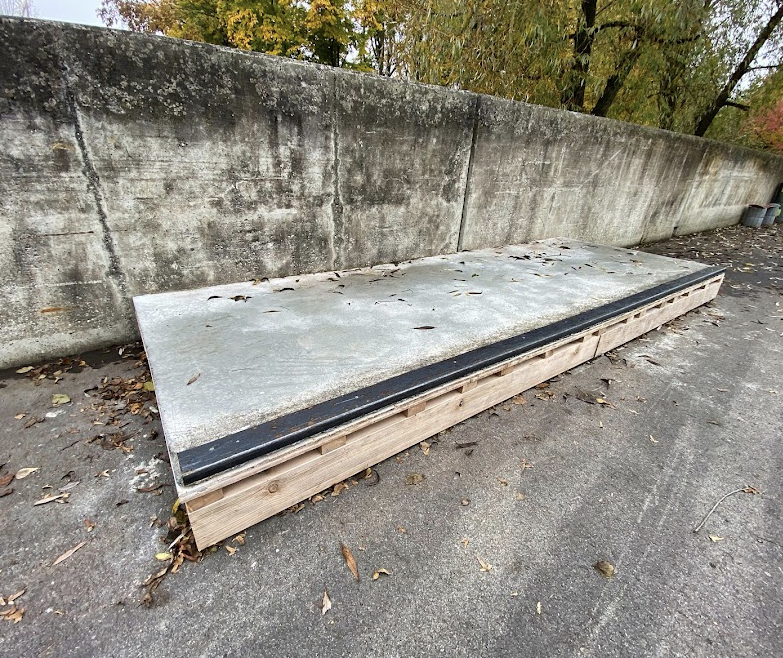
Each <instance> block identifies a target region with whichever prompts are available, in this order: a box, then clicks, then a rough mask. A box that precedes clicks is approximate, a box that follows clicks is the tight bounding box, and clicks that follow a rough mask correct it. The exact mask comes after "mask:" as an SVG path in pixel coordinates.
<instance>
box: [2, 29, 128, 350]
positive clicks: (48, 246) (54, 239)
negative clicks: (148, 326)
mask: <svg viewBox="0 0 783 658" xmlns="http://www.w3.org/2000/svg"><path fill="white" fill-rule="evenodd" d="M7 27H8V26H7V25H4V24H0V87H1V88H2V95H1V96H0V192H1V193H0V272H2V279H1V280H0V365H5V364H13V363H16V362H17V361H19V360H22V359H24V358H26V357H31V358H35V357H36V356H39V355H49V354H57V353H59V352H62V351H63V347H64V346H68V347H69V348H75V350H79V349H89V348H92V347H94V346H95V345H96V344H102V343H106V342H111V341H114V340H116V338H117V337H118V336H132V335H133V332H134V322H133V318H132V317H131V316H130V315H129V313H128V310H129V309H128V308H127V307H125V306H124V304H123V297H124V296H123V293H122V290H121V285H120V273H119V272H118V271H117V270H116V269H115V268H114V267H113V264H112V262H111V258H110V257H109V252H108V251H107V249H106V245H105V242H106V240H107V239H109V238H108V234H107V230H106V226H105V225H104V224H103V222H102V219H101V216H100V214H99V212H98V210H97V201H96V194H95V192H96V190H95V188H94V187H93V186H92V184H91V181H90V179H89V177H88V176H87V175H86V171H87V168H86V167H85V162H84V157H83V152H82V143H81V136H80V134H79V131H78V130H77V125H76V123H75V122H74V118H73V117H74V115H73V108H72V98H71V96H70V95H69V93H68V89H67V86H66V85H65V84H64V81H63V80H62V78H61V77H60V68H61V64H60V59H59V55H58V44H57V40H56V39H50V40H47V41H45V42H43V43H41V44H40V48H39V50H38V52H37V55H36V57H28V56H26V55H22V53H24V52H25V51H26V50H29V43H28V35H27V34H26V33H25V32H20V31H19V30H16V29H10V30H9V29H7ZM12 27H14V24H12ZM15 53H18V56H14V54H15Z"/></svg>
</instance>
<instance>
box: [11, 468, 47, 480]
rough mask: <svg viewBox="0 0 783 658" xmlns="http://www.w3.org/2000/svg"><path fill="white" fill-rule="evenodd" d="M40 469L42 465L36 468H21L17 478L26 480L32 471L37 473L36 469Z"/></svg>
mask: <svg viewBox="0 0 783 658" xmlns="http://www.w3.org/2000/svg"><path fill="white" fill-rule="evenodd" d="M40 470H41V467H40V466H36V467H35V468H20V469H19V470H18V471H17V472H16V479H17V480H24V479H25V478H26V477H27V476H28V475H30V474H31V473H35V472H36V471H40Z"/></svg>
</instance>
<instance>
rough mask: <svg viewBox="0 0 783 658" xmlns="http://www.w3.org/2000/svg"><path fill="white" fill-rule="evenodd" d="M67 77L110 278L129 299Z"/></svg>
mask: <svg viewBox="0 0 783 658" xmlns="http://www.w3.org/2000/svg"><path fill="white" fill-rule="evenodd" d="M67 76H68V74H67V72H66V73H65V94H66V97H67V100H68V105H69V109H70V110H71V112H72V113H73V128H74V135H75V137H76V143H77V144H78V145H79V152H80V153H81V156H82V172H83V173H84V177H85V178H86V179H87V190H88V191H89V192H90V193H91V194H92V196H93V199H94V200H95V207H96V211H97V213H98V223H99V224H100V225H101V240H102V242H103V246H104V247H105V248H106V253H107V255H108V258H109V276H111V277H112V278H113V279H114V280H115V282H116V283H117V286H118V287H119V289H120V292H121V293H122V295H123V296H124V297H127V294H128V290H127V285H126V281H125V274H124V272H123V271H122V267H121V265H120V259H119V256H118V255H117V249H116V246H115V244H114V239H113V238H112V236H111V231H110V230H109V221H108V220H109V218H108V215H107V214H106V209H105V208H104V203H103V195H102V194H101V188H100V185H101V179H100V176H98V172H97V171H96V170H95V167H94V166H93V164H92V159H91V158H90V154H89V152H88V150H87V144H86V143H85V141H84V132H83V131H82V125H81V120H80V118H79V109H78V107H77V106H76V98H75V96H74V94H73V91H72V90H71V86H70V84H69V81H68V79H67Z"/></svg>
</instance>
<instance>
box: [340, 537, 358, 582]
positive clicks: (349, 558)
mask: <svg viewBox="0 0 783 658" xmlns="http://www.w3.org/2000/svg"><path fill="white" fill-rule="evenodd" d="M340 547H341V548H342V551H343V557H344V558H345V564H347V565H348V568H349V569H350V570H351V573H352V574H353V577H354V578H355V579H356V582H357V583H358V582H359V567H357V566H356V560H355V559H354V557H353V553H351V549H350V548H348V547H347V546H346V545H345V544H340Z"/></svg>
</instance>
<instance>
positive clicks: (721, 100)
mask: <svg viewBox="0 0 783 658" xmlns="http://www.w3.org/2000/svg"><path fill="white" fill-rule="evenodd" d="M782 19H783V2H781V3H780V6H779V7H778V10H777V11H776V12H775V13H774V14H773V15H772V16H771V17H770V19H769V21H768V22H767V24H766V25H765V26H764V29H763V30H761V32H760V33H759V35H758V37H756V40H755V41H754V42H753V45H752V46H751V47H750V49H749V50H748V52H747V53H746V54H745V57H743V58H742V61H741V62H740V63H739V64H738V65H737V68H736V69H734V72H733V73H732V74H731V77H730V78H729V80H728V82H726V84H725V85H724V87H723V89H721V90H720V91H719V92H718V95H717V96H716V97H715V100H713V101H712V103H711V104H710V106H709V107H708V108H707V110H706V111H705V112H704V113H703V114H702V115H701V116H700V117H699V120H698V121H697V123H696V130H695V131H694V133H693V134H694V135H697V136H699V137H703V136H704V133H706V132H707V129H708V128H709V127H710V125H711V124H712V122H713V120H714V119H715V117H716V116H717V114H718V112H720V109H721V108H722V107H723V106H724V105H726V101H727V100H729V96H731V93H732V92H733V91H734V88H735V87H736V86H737V84H738V83H739V81H740V80H741V79H742V76H744V75H745V74H746V73H747V72H748V70H749V69H750V65H751V64H752V63H753V60H754V59H755V58H756V55H758V53H759V50H761V48H762V46H764V44H765V43H766V42H767V39H769V37H770V35H771V34H772V33H773V32H774V31H775V28H776V27H777V26H778V25H779V24H780V21H781V20H782Z"/></svg>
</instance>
